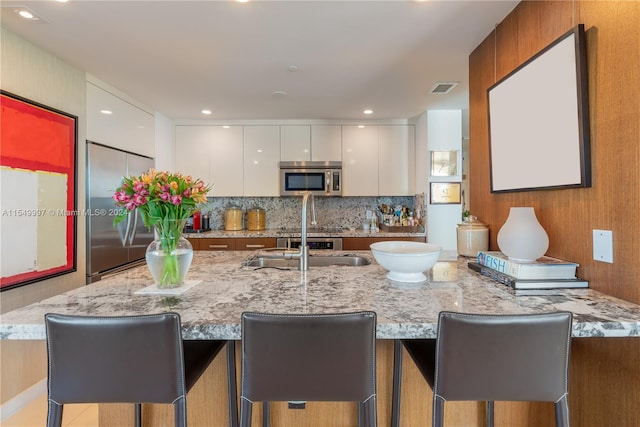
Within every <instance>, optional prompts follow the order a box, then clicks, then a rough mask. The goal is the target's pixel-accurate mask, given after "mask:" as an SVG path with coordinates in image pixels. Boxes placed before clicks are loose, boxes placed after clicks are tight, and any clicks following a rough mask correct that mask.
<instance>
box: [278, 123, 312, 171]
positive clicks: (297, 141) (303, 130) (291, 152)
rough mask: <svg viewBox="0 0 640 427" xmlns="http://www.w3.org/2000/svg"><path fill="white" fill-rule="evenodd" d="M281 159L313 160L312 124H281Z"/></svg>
mask: <svg viewBox="0 0 640 427" xmlns="http://www.w3.org/2000/svg"><path fill="white" fill-rule="evenodd" d="M280 160H283V161H296V162H300V161H308V160H311V126H280Z"/></svg>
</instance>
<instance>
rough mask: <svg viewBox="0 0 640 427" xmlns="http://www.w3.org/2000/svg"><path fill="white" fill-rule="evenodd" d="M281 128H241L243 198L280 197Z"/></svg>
mask: <svg viewBox="0 0 640 427" xmlns="http://www.w3.org/2000/svg"><path fill="white" fill-rule="evenodd" d="M279 161H280V126H245V127H244V195H245V196H247V197H276V196H279V195H280V190H279V186H278V184H279V182H278V180H279V173H278V170H279V168H278V162H279Z"/></svg>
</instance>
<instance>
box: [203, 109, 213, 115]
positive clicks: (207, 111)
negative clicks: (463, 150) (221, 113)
mask: <svg viewBox="0 0 640 427" xmlns="http://www.w3.org/2000/svg"><path fill="white" fill-rule="evenodd" d="M202 114H206V115H207V116H208V115H209V114H211V110H202Z"/></svg>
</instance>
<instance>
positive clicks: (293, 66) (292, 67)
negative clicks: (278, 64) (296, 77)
mask: <svg viewBox="0 0 640 427" xmlns="http://www.w3.org/2000/svg"><path fill="white" fill-rule="evenodd" d="M287 71H291V72H292V73H295V72H296V71H298V66H297V65H289V66H288V67H287Z"/></svg>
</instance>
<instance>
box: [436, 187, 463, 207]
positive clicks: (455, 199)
mask: <svg viewBox="0 0 640 427" xmlns="http://www.w3.org/2000/svg"><path fill="white" fill-rule="evenodd" d="M461 202H462V195H461V186H460V183H459V182H432V183H431V204H432V205H453V204H460V203H461Z"/></svg>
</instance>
